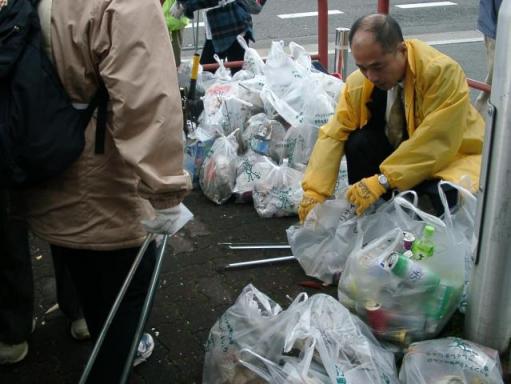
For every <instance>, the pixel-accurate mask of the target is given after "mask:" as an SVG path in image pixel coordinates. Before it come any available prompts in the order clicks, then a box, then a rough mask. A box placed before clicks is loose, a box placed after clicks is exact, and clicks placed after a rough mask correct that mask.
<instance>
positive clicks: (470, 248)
mask: <svg viewBox="0 0 511 384" xmlns="http://www.w3.org/2000/svg"><path fill="white" fill-rule="evenodd" d="M444 185H448V186H450V187H452V188H454V189H456V190H457V191H458V201H457V204H456V207H455V208H454V211H453V212H451V210H450V209H449V206H448V204H447V198H446V196H445V193H444V192H443V189H442V186H444ZM438 188H439V195H440V199H441V201H442V205H443V206H444V221H445V222H447V223H448V224H449V225H450V226H451V227H452V228H453V235H454V238H455V241H456V243H457V246H458V249H460V250H463V252H464V255H465V269H464V271H465V281H464V287H463V294H462V295H461V298H460V303H459V305H458V309H459V310H460V312H461V313H465V310H466V307H467V301H468V294H469V290H470V280H471V278H472V268H473V265H474V260H473V257H474V255H475V250H476V247H477V237H476V233H475V221H476V208H477V198H476V196H475V195H474V194H473V193H472V192H470V191H469V190H468V189H466V188H463V187H462V186H460V185H457V184H454V183H451V182H447V181H440V182H439V185H438Z"/></svg>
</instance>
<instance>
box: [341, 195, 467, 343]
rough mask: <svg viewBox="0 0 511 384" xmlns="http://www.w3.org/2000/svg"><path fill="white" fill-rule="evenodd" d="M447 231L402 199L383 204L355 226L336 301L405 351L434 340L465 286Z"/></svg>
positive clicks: (459, 255) (458, 253)
mask: <svg viewBox="0 0 511 384" xmlns="http://www.w3.org/2000/svg"><path fill="white" fill-rule="evenodd" d="M451 229H452V228H451V227H450V225H448V224H446V223H444V222H443V221H442V220H441V219H439V218H437V217H435V216H432V215H429V214H427V213H425V212H423V211H421V210H420V209H418V208H417V207H415V205H413V204H412V203H411V202H409V201H408V200H406V199H404V198H403V197H401V196H398V197H396V198H394V200H393V201H390V202H387V203H385V204H383V205H382V206H381V207H380V208H379V209H378V210H377V211H376V212H375V213H373V214H371V215H367V216H365V217H363V218H362V219H361V220H360V221H359V223H358V228H357V231H358V245H357V246H358V248H356V249H355V250H354V251H353V252H352V253H351V254H350V256H349V258H348V260H347V263H346V267H345V270H344V272H343V274H342V275H341V279H340V281H339V290H338V294H339V300H340V301H341V302H342V303H343V304H344V305H346V306H348V307H349V308H350V309H352V310H353V311H354V312H355V313H357V314H358V315H359V316H360V317H361V318H362V319H363V320H364V321H365V322H366V323H367V324H368V325H369V326H370V327H371V329H372V330H373V332H374V333H375V335H376V336H378V337H380V338H382V339H386V340H389V341H391V342H395V343H398V344H401V345H408V344H409V343H410V342H412V341H415V340H423V339H426V338H432V337H435V336H436V335H437V334H438V333H439V332H440V331H441V329H442V328H443V326H444V325H445V324H446V323H447V321H448V320H449V318H450V317H451V315H452V314H453V313H454V311H455V310H456V307H457V305H458V303H459V301H460V297H461V293H462V291H463V285H464V273H463V268H464V254H463V252H462V251H460V250H459V249H458V248H457V246H456V245H457V244H456V241H455V239H454V237H453V236H452V230H451ZM383 231H386V232H385V233H383V234H382V233H381V232H383Z"/></svg>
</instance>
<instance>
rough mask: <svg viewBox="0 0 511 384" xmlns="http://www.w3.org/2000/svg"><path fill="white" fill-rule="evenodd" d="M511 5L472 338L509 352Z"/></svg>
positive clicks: (503, 17) (505, 21)
mask: <svg viewBox="0 0 511 384" xmlns="http://www.w3.org/2000/svg"><path fill="white" fill-rule="evenodd" d="M510 46H511V0H504V1H503V3H502V5H501V8H500V12H499V19H498V27H497V42H496V49H495V53H496V54H495V66H494V74H493V85H492V89H491V96H490V105H489V108H488V116H487V123H486V134H485V135H486V136H485V144H484V150H483V164H482V169H481V179H480V198H479V206H478V215H477V220H478V221H477V224H478V228H477V229H476V230H477V231H478V232H477V233H478V238H479V243H478V247H477V251H476V255H475V256H476V265H475V267H474V271H473V275H472V283H471V290H470V296H469V303H468V308H467V314H466V317H465V334H466V337H467V338H468V339H470V340H472V341H475V342H477V343H480V344H483V345H487V346H489V347H492V348H495V349H497V350H499V351H500V352H503V351H504V350H505V349H506V348H507V346H508V344H509V340H510V338H511V70H510V68H511V50H510V49H509V47H510Z"/></svg>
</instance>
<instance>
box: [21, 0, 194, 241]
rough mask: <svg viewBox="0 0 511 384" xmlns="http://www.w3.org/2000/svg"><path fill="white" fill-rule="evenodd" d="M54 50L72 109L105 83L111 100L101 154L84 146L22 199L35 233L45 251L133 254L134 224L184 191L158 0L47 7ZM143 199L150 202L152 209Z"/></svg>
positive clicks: (90, 133)
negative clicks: (126, 250) (54, 175)
mask: <svg viewBox="0 0 511 384" xmlns="http://www.w3.org/2000/svg"><path fill="white" fill-rule="evenodd" d="M50 30H51V47H52V50H53V60H54V62H55V64H56V68H57V71H58V74H59V76H60V79H61V81H62V83H63V85H64V87H65V89H66V91H67V92H68V94H69V96H70V97H71V99H72V101H73V102H77V103H88V101H89V100H91V98H92V97H93V95H94V94H95V92H96V89H97V84H98V78H99V76H101V78H102V79H103V81H104V83H105V85H106V87H107V89H108V92H109V95H110V101H109V105H108V119H107V120H108V123H107V133H106V141H105V153H104V154H103V155H98V154H95V153H94V141H95V118H93V119H92V121H91V122H90V123H89V126H88V128H87V130H86V147H85V150H84V152H83V154H82V156H81V157H80V159H79V160H78V161H76V162H75V163H74V164H72V165H71V167H70V168H69V169H68V170H66V172H65V173H64V174H62V175H61V176H59V177H57V178H56V179H53V180H51V181H49V182H46V183H45V184H44V185H41V186H38V187H37V188H33V189H31V190H30V191H27V192H26V193H24V196H23V197H24V199H23V200H24V203H25V212H26V213H27V215H28V219H29V224H30V226H31V228H32V230H33V231H34V232H35V233H36V234H37V235H38V236H40V237H42V238H44V239H45V240H47V241H49V242H50V243H52V244H56V245H61V246H65V247H70V248H84V249H97V250H109V249H118V248H126V247H133V246H138V245H139V244H140V243H141V242H142V241H143V238H144V236H145V232H144V230H143V228H142V226H141V224H140V220H142V219H147V218H151V217H153V216H154V210H153V208H152V206H151V203H152V205H153V206H154V207H156V208H166V207H171V206H173V205H175V204H177V203H179V201H180V200H181V199H182V198H183V197H184V195H185V194H186V191H187V190H189V189H190V180H189V177H188V175H187V174H186V173H185V172H183V167H182V164H183V142H182V141H183V136H182V125H183V120H182V119H183V117H182V111H181V101H180V95H179V89H178V85H177V78H176V70H175V64H174V58H173V55H172V48H171V43H170V39H169V34H168V31H167V27H166V25H165V21H164V18H163V14H162V10H161V7H160V3H159V1H157V0H149V1H140V0H124V1H121V0H87V1H75V0H53V5H52V11H51V29H50ZM147 199H149V200H150V201H151V203H150V202H149V200H147Z"/></svg>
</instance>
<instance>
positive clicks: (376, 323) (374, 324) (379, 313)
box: [364, 300, 388, 333]
mask: <svg viewBox="0 0 511 384" xmlns="http://www.w3.org/2000/svg"><path fill="white" fill-rule="evenodd" d="M364 308H365V310H366V314H367V322H368V323H369V326H370V327H371V328H372V329H373V330H374V331H375V332H376V333H384V332H385V331H386V330H387V322H388V318H387V314H386V313H385V310H384V309H383V308H382V306H381V304H379V303H377V302H375V301H374V300H367V301H366V302H365V304H364Z"/></svg>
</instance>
